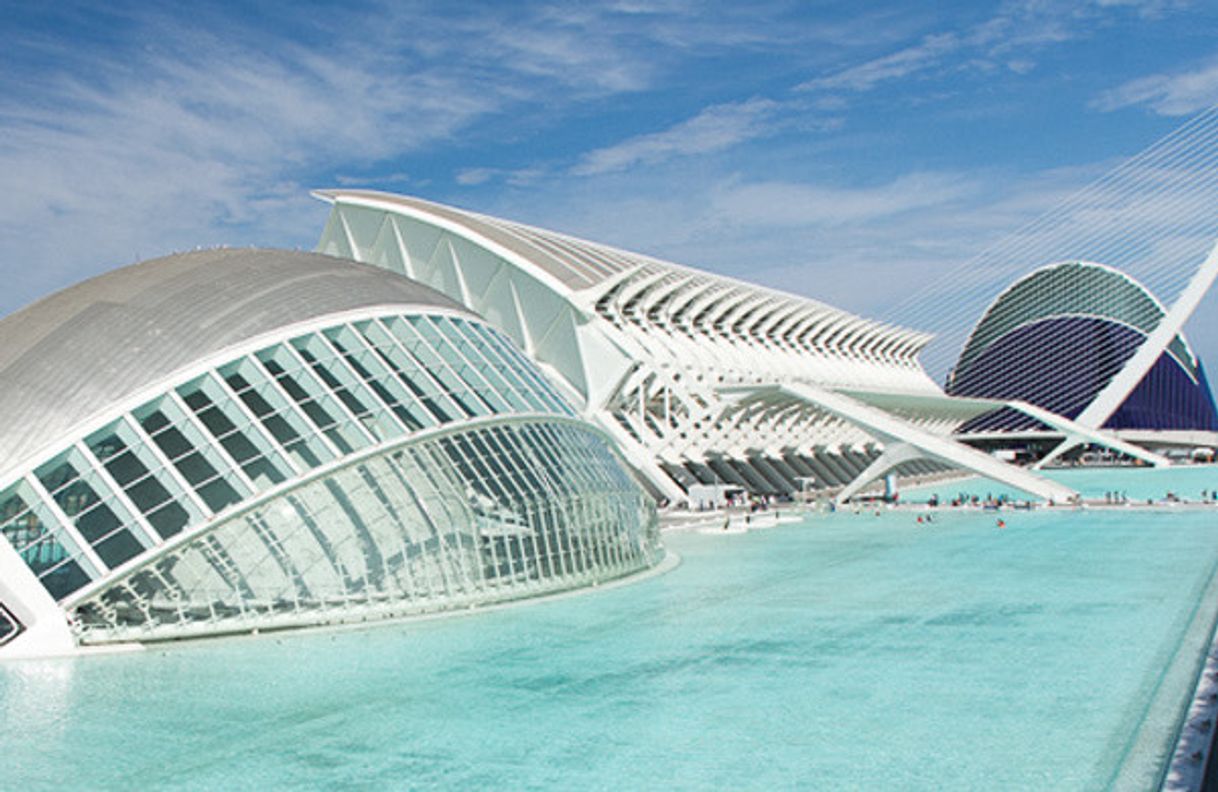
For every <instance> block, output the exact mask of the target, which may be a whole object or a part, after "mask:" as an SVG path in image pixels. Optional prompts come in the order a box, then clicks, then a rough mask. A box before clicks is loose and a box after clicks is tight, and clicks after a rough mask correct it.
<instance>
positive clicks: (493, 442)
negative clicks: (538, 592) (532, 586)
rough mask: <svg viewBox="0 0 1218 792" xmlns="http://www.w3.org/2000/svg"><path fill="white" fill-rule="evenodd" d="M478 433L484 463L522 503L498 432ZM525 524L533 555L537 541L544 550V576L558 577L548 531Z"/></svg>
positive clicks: (558, 572)
mask: <svg viewBox="0 0 1218 792" xmlns="http://www.w3.org/2000/svg"><path fill="white" fill-rule="evenodd" d="M479 435H480V436H479V437H478V438H475V439H477V440H478V441H479V442H480V443H481V445H482V447H483V449H484V452H485V453H486V454H487V456H488V460H487V462H486V464H487V465H488V467H491V468H493V469H495V471H496V476H497V477H498V478H499V480H500V482H501V484H500V486H501V487H503V488H504V490H505V492H506V491H507V490H510V491H511V493H512V497H513V499H514V501H515V502H516V503H518V504H522V503H524V500H525V495H524V492H523V491H521V489H520V487H519V484H518V482H517V481H516V479H515V477H514V476H513V471H512V465H511V461H510V460H509V459H508V456H507V452H506V450H505V449H504V448H503V446H502V443H501V441H500V438H499V437H498V436H497V435H498V433H497V432H496V431H494V430H493V429H492V430H487V431H484V432H480V433H479ZM526 524H528V525H529V527H530V528H531V529H532V531H533V537H532V539H533V545H534V547H533V555H534V556H535V557H536V556H537V555H538V550H539V548H538V544H539V543H540V546H541V547H540V549H541V550H542V551H544V554H545V558H546V567H547V569H548V574H547V575H546V577H558V576H559V575H560V574H561V573H560V571H559V566H558V559H557V558H556V557H555V553H554V548H553V546H552V545H551V542H550V535H549V532H548V531H538V530H537V528H536V526H534V525H532V524H531V523H526Z"/></svg>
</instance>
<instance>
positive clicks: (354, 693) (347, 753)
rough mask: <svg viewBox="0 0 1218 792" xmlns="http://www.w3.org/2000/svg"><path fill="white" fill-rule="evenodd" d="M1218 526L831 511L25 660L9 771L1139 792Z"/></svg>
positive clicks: (171, 780)
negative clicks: (280, 622)
mask: <svg viewBox="0 0 1218 792" xmlns="http://www.w3.org/2000/svg"><path fill="white" fill-rule="evenodd" d="M1215 517H1218V511H1215V512H1210V511H1196V510H1194V511H1178V512H1177V513H1170V514H1169V513H1162V512H1160V513H1150V512H1136V513H1125V512H1120V513H1116V514H1114V513H1112V512H1107V513H1101V512H1100V511H1095V512H1090V513H1074V512H1064V511H1059V512H1052V513H1050V512H1045V511H1042V512H1032V513H1012V514H1010V515H1008V523H1009V527H1008V528H1007V529H1006V530H997V529H996V528H995V527H994V524H993V518H992V515H989V516H987V515H984V514H979V513H971V514H967V513H954V514H951V513H943V514H941V515H940V517H939V518H938V519H937V520H936V522H935V523H934V525H933V526H919V525H917V524H916V523H915V521H914V520H915V518H914V515H912V514H909V513H886V514H884V515H883V516H880V517H874V516H872V515H870V514H868V515H859V516H856V515H849V514H837V515H833V516H823V517H812V518H809V519H808V520H807V521H806V522H805V523H804V524H801V525H791V526H783V527H779V528H773V529H769V530H766V531H759V532H754V533H750V534H747V535H729V536H721V535H720V536H707V535H699V534H684V535H670V536H669V537H667V541H668V543H669V545H670V546H671V547H672V548H673V549H675V550H676V552H678V553H679V554H681V556H682V557H683V563H682V565H681V566H680V567H678V568H677V569H675V570H674V571H672V572H669V573H667V574H664V575H660V576H657V577H654V578H651V579H649V580H645V581H641V582H638V583H635V584H632V585H627V586H622V587H619V588H612V589H604V590H601V591H596V592H591V593H588V594H585V595H580V596H575V597H569V598H566V599H561V600H554V601H549V602H543V603H535V604H531V605H528V606H522V607H516V608H510V609H506V610H500V611H495V612H490V613H482V614H476V615H472V616H469V617H460V618H450V619H444V620H437V621H429V622H416V623H413V624H411V623H407V624H399V625H386V626H380V627H378V628H375V629H369V630H361V631H347V632H330V633H325V632H320V633H309V634H294V635H281V636H263V637H261V638H256V639H230V640H220V641H212V642H208V643H197V644H194V645H190V646H182V647H175V648H171V649H156V650H152V651H148V652H144V653H140V654H136V655H122V656H106V657H93V658H86V659H80V660H74V661H59V662H30V663H13V664H9V665H8V666H4V667H0V711H2V712H3V724H4V728H3V732H2V733H0V755H2V756H3V762H4V766H3V769H2V771H0V780H2V782H3V783H2V784H0V786H3V787H4V788H9V789H22V790H35V789H51V788H62V787H63V786H65V785H67V786H71V787H77V788H91V789H131V788H159V787H172V788H181V789H259V790H262V789H273V788H289V787H290V788H303V789H333V788H352V789H386V788H389V789H407V788H411V789H413V788H447V789H485V788H496V789H552V788H561V789H567V788H584V789H605V790H609V789H613V790H617V789H674V788H680V789H766V790H769V789H793V788H805V789H833V790H840V789H927V790H931V789H935V790H938V789H953V790H955V789H987V790H990V789H1038V790H1049V789H1104V788H1109V787H1112V786H1113V785H1114V784H1115V785H1116V786H1118V787H1125V788H1134V789H1141V788H1146V787H1147V786H1149V785H1151V784H1153V782H1154V780H1155V779H1156V778H1157V776H1158V773H1159V771H1160V769H1161V766H1162V762H1163V760H1164V759H1165V757H1166V755H1167V752H1168V751H1169V750H1170V744H1171V742H1172V740H1173V737H1174V731H1175V728H1176V726H1175V724H1176V723H1177V722H1178V720H1179V717H1180V714H1181V711H1182V710H1181V708H1182V707H1183V705H1184V703H1185V702H1186V700H1187V699H1188V698H1189V696H1190V693H1191V688H1192V685H1193V681H1194V677H1195V673H1196V670H1197V660H1198V659H1199V657H1200V654H1201V651H1202V646H1203V645H1204V644H1206V643H1208V638H1209V635H1208V632H1209V628H1210V625H1211V623H1212V620H1213V617H1214V610H1215V605H1216V604H1218V596H1215V592H1214V591H1212V590H1210V588H1211V586H1212V584H1213V581H1214V577H1215V568H1216V565H1218V520H1215ZM1199 603H1200V607H1199Z"/></svg>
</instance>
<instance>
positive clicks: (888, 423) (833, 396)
mask: <svg viewBox="0 0 1218 792" xmlns="http://www.w3.org/2000/svg"><path fill="white" fill-rule="evenodd" d="M720 393H723V394H724V395H737V396H740V397H748V396H753V395H756V396H764V395H767V394H774V395H778V396H785V397H787V398H792V399H798V400H800V401H804V402H806V403H808V404H811V405H812V406H814V407H817V408H819V409H821V410H824V411H825V412H828V413H831V414H833V415H836V416H838V417H839V418H842V419H844V420H846V421H849V422H851V423H854V424H856V425H858V426H860V427H862V428H863V429H864V430H866V431H867V432H869V433H871V434H874V435H876V436H877V437H879V438H880V439H881V440H883V441H884V442H885V444H894V443H900V444H904V445H907V446H910V447H912V448H915V449H917V450H918V451H919V452H921V453H922V455H924V456H927V457H930V458H931V459H937V460H939V461H941V462H946V463H947V464H949V465H953V466H956V467H961V468H964V469H966V470H970V471H972V472H974V473H977V474H978V475H981V476H985V477H986V478H989V479H993V480H994V481H997V482H1000V483H1002V484H1007V485H1009V486H1011V487H1014V488H1015V489H1018V490H1021V491H1023V492H1027V493H1029V494H1031V495H1035V496H1036V497H1038V498H1043V499H1045V500H1053V501H1059V502H1062V501H1069V500H1071V499H1072V498H1075V497H1077V496H1078V493H1077V492H1075V491H1074V490H1072V489H1070V488H1069V487H1065V486H1063V485H1061V484H1058V483H1057V482H1056V481H1051V480H1049V479H1047V478H1045V477H1043V476H1038V475H1036V474H1034V473H1030V472H1028V471H1027V470H1024V469H1023V468H1019V467H1015V466H1014V465H1008V464H1006V463H1005V462H1002V461H1000V460H998V459H995V458H994V457H992V456H990V455H989V454H986V453H984V452H982V451H978V450H977V449H975V448H972V447H970V446H966V445H964V444H963V443H959V442H957V441H955V440H952V439H951V438H948V437H941V436H939V435H935V434H932V433H930V432H928V431H926V430H925V429H922V428H920V427H917V426H914V425H913V424H911V423H909V422H908V421H904V420H902V419H900V418H898V417H896V416H895V415H892V414H890V413H887V412H885V411H883V410H881V409H879V408H878V407H872V406H871V405H869V404H864V403H863V402H861V401H859V400H858V399H855V398H852V397H850V396H846V395H845V394H842V393H836V392H834V391H829V390H825V389H824V388H817V387H814V386H811V385H803V384H790V385H778V384H775V385H740V386H733V387H727V388H721V389H720ZM863 472H864V473H865V474H872V473H875V471H874V470H873V469H872V468H871V467H869V468H868V469H867V470H865V471H863ZM881 473H882V471H881ZM876 475H879V474H876ZM861 478H862V476H859V477H857V478H856V480H855V481H854V482H851V487H852V488H853V489H851V490H848V491H849V492H850V494H854V492H855V491H857V489H858V487H857V486H855V485H856V484H858V483H859V479H861ZM863 483H867V482H863ZM838 497H839V499H841V495H839V496H838Z"/></svg>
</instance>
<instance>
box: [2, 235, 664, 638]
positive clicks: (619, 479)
mask: <svg viewBox="0 0 1218 792" xmlns="http://www.w3.org/2000/svg"><path fill="white" fill-rule="evenodd" d="M0 337H3V338H4V343H3V346H2V348H0V373H2V378H0V382H3V386H2V387H0V409H2V410H3V413H4V414H5V415H6V417H7V418H8V419H9V420H8V424H7V427H6V429H5V430H3V431H2V432H0V437H2V442H0V532H2V533H3V536H4V538H5V541H3V542H0V605H2V609H0V656H5V655H8V656H13V655H17V654H23V653H24V654H29V653H37V652H47V651H70V650H72V649H73V648H74V647H76V646H77V645H80V644H95V643H108V642H116V641H148V640H159V639H174V638H181V637H187V636H194V635H211V634H217V633H225V632H237V631H250V630H255V629H275V628H282V627H290V626H303V625H310V624H318V623H329V622H336V621H348V620H365V619H369V618H375V617H389V616H398V615H407V614H413V613H419V612H424V611H442V610H447V609H452V608H456V607H467V606H471V605H477V604H481V603H487V602H495V601H503V600H509V599H516V598H522V597H530V596H536V595H538V594H542V593H546V592H552V591H556V590H562V589H568V588H574V587H579V586H584V585H591V584H593V583H596V582H598V581H602V580H606V579H610V578H614V577H619V576H623V575H627V574H630V573H632V572H635V571H639V570H642V569H645V568H647V567H649V566H651V565H653V564H654V563H655V562H656V561H657V560H658V557H659V553H660V549H659V545H658V538H657V532H656V524H655V515H654V507H653V505H652V502H651V500H650V498H648V497H647V496H646V495H645V494H644V493H643V492H642V490H640V489H639V487H638V486H637V484H635V483H634V481H633V479H632V478H631V476H630V474H629V473H628V472H627V470H626V469H625V468H624V467H623V466H622V464H621V463H620V462H619V461H618V459H617V457H616V456H615V454H614V452H613V450H612V449H611V446H610V443H609V441H608V440H607V438H605V437H604V435H603V434H602V433H601V432H600V431H599V430H597V429H595V428H594V427H592V426H590V425H589V424H587V423H586V422H584V421H583V420H581V419H579V418H578V417H576V416H575V415H574V414H573V411H572V409H571V408H570V407H569V406H568V405H567V403H566V402H565V400H564V398H563V397H562V396H561V395H560V394H559V393H557V392H556V391H555V390H554V388H553V387H552V386H550V385H549V384H548V383H547V382H546V380H545V378H544V377H543V376H542V375H541V374H540V372H538V371H537V369H536V368H535V367H534V366H533V365H532V364H531V363H530V362H529V361H528V360H527V359H526V358H525V357H524V356H523V355H521V354H520V352H519V351H517V349H516V348H515V347H514V346H513V344H512V342H511V341H510V340H509V339H507V338H506V337H505V336H504V335H503V334H502V333H501V332H499V331H497V330H495V329H494V328H492V327H490V326H488V325H487V324H486V323H485V322H484V321H482V320H481V319H479V318H478V317H476V316H474V315H473V314H471V313H470V312H469V311H467V310H465V309H464V308H462V307H461V306H459V305H457V304H455V303H454V302H453V301H451V300H449V299H447V298H445V297H444V296H443V295H441V294H439V293H437V292H435V291H433V290H431V289H429V288H427V287H425V286H422V285H419V284H417V283H414V282H411V281H409V280H406V279H404V278H399V277H396V276H393V275H390V274H388V273H385V272H383V271H381V270H377V269H375V268H372V267H366V266H363V265H359V264H356V263H354V262H350V261H343V260H339V259H334V258H330V257H328V256H320V255H315V254H302V253H288V252H281V251H259V250H216V251H207V252H200V253H191V254H183V255H176V256H170V257H168V258H165V259H160V260H156V261H150V262H145V263H143V264H139V265H135V266H132V267H127V268H124V269H121V270H118V271H115V272H112V273H110V274H108V275H104V276H102V277H99V278H95V279H93V280H91V281H87V282H85V283H82V284H80V285H78V286H75V287H73V288H70V289H67V290H64V291H62V292H59V293H57V294H55V295H52V296H50V297H48V298H46V299H44V300H42V301H40V302H38V303H36V304H34V305H32V306H30V307H28V308H26V309H24V310H22V311H20V312H18V313H16V314H13V315H12V316H9V317H7V318H5V319H4V320H3V321H2V322H0Z"/></svg>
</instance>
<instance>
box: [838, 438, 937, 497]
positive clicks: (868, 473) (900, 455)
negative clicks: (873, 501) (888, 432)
mask: <svg viewBox="0 0 1218 792" xmlns="http://www.w3.org/2000/svg"><path fill="white" fill-rule="evenodd" d="M926 458H927V456H926V454H924V453H922V452H921V451H919V450H918V449H917V448H916V447H914V446H912V445H910V444H909V443H899V442H898V443H889V444H888V445H886V446H884V452H883V453H882V454H880V455H879V456H878V457H876V458H875V459H874V460H873V461H872V463H871V464H870V465H868V466H867V467H866V468H865V469H864V470H863V472H862V473H859V474H858V475H857V476H855V478H854V481H851V482H850V483H849V484H847V485H846V487H845V489H843V490H842V491H841V492H839V493H838V494H837V497H836V498H834V502H835V503H839V504H840V503H845V502H846V501H848V500H850V499H851V498H853V497H854V496H855V495H857V494H858V492H859V490H861V489H862V488H863V487H866V486H867V485H868V484H870V483H871V482H873V481H875V480H876V479H878V478H879V477H880V476H882V475H884V474H885V473H887V472H888V471H890V470H892V469H893V468H895V467H897V466H898V465H903V464H904V463H906V462H912V461H913V460H915V459H926Z"/></svg>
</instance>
